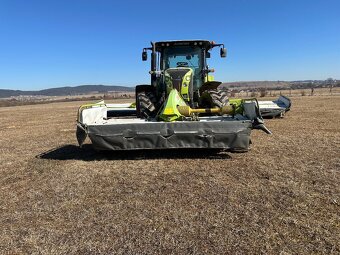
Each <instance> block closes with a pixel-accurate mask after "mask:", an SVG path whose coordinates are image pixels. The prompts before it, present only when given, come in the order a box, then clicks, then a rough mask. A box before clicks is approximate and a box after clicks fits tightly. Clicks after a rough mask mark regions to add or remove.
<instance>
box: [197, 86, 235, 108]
mask: <svg viewBox="0 0 340 255" xmlns="http://www.w3.org/2000/svg"><path fill="white" fill-rule="evenodd" d="M228 102H229V98H228V95H227V91H224V90H220V89H210V90H206V91H204V92H203V95H202V105H203V106H204V107H216V106H217V107H223V106H224V105H226V104H228Z"/></svg>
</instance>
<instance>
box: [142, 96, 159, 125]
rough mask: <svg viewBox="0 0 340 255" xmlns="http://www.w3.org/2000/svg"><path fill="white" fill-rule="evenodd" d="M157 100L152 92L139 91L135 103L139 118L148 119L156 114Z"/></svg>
mask: <svg viewBox="0 0 340 255" xmlns="http://www.w3.org/2000/svg"><path fill="white" fill-rule="evenodd" d="M156 102H157V100H156V97H155V95H154V94H153V93H152V92H140V93H138V95H137V104H138V106H137V107H139V113H140V116H139V117H140V118H143V119H148V118H153V117H155V116H156V113H157V112H156V106H155V104H156Z"/></svg>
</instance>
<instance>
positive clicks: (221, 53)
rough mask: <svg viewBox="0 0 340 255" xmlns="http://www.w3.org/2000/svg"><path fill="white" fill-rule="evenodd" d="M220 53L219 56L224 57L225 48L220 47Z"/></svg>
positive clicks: (225, 53)
mask: <svg viewBox="0 0 340 255" xmlns="http://www.w3.org/2000/svg"><path fill="white" fill-rule="evenodd" d="M220 55H221V58H225V57H226V56H227V49H226V48H221V50H220Z"/></svg>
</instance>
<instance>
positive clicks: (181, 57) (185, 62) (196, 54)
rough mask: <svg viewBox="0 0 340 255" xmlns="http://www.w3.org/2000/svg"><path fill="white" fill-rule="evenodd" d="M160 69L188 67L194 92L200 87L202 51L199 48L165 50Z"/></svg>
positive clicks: (171, 48)
mask: <svg viewBox="0 0 340 255" xmlns="http://www.w3.org/2000/svg"><path fill="white" fill-rule="evenodd" d="M161 64H162V66H161V69H162V70H166V69H168V68H177V67H189V68H191V69H192V71H193V74H194V77H193V85H194V90H197V89H198V88H200V87H201V85H202V75H201V70H202V50H201V48H199V47H192V46H178V47H169V48H165V49H164V50H163V52H162V61H161Z"/></svg>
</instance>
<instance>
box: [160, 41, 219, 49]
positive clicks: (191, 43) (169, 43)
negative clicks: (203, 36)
mask: <svg viewBox="0 0 340 255" xmlns="http://www.w3.org/2000/svg"><path fill="white" fill-rule="evenodd" d="M213 45H214V42H211V41H208V40H178V41H161V42H156V50H157V51H159V50H161V49H163V48H165V47H174V46H199V47H202V48H205V49H210V48H212V47H213Z"/></svg>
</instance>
